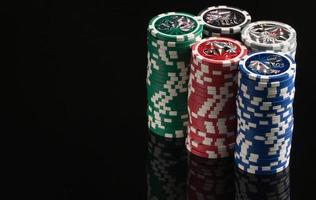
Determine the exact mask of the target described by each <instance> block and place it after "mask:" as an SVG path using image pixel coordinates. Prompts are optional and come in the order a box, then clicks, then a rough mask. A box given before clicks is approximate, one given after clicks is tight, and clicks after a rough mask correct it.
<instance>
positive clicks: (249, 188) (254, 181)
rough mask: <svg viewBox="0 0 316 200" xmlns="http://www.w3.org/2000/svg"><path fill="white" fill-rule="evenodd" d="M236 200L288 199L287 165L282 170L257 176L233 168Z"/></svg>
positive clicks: (288, 178)
mask: <svg viewBox="0 0 316 200" xmlns="http://www.w3.org/2000/svg"><path fill="white" fill-rule="evenodd" d="M235 188H236V195H235V197H236V198H235V199H236V200H243V199H249V200H269V199H271V200H272V199H282V200H289V199H290V176H289V167H288V168H286V169H285V170H283V171H282V172H279V173H276V174H273V175H267V176H258V175H255V174H249V173H246V172H244V171H241V170H240V169H238V168H235Z"/></svg>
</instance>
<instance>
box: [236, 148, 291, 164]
mask: <svg viewBox="0 0 316 200" xmlns="http://www.w3.org/2000/svg"><path fill="white" fill-rule="evenodd" d="M236 151H237V149H236ZM239 151H240V152H238V155H240V156H243V157H244V158H246V159H248V160H249V161H251V162H258V161H262V162H265V161H269V160H270V161H272V160H273V159H280V158H285V157H287V156H289V155H290V154H291V146H288V147H287V148H286V150H283V151H275V152H269V153H267V154H263V153H260V154H258V153H253V152H250V151H243V150H239Z"/></svg>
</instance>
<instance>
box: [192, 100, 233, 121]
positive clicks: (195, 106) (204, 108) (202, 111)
mask: <svg viewBox="0 0 316 200" xmlns="http://www.w3.org/2000/svg"><path fill="white" fill-rule="evenodd" d="M222 103H223V102H215V103H214V104H213V105H208V104H207V103H204V104H202V103H196V102H194V101H192V99H189V101H188V111H189V114H191V115H192V117H194V118H197V117H199V118H203V119H205V120H208V119H211V120H212V119H217V118H227V117H230V116H232V115H234V113H235V110H236V105H234V102H233V101H228V102H226V103H225V104H222Z"/></svg>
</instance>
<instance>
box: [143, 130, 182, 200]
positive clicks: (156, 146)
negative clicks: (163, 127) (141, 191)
mask: <svg viewBox="0 0 316 200" xmlns="http://www.w3.org/2000/svg"><path fill="white" fill-rule="evenodd" d="M184 142H185V139H184V138H165V137H161V136H159V135H156V134H153V133H150V134H149V140H148V152H147V199H179V200H185V187H186V173H187V153H186V150H185V146H184Z"/></svg>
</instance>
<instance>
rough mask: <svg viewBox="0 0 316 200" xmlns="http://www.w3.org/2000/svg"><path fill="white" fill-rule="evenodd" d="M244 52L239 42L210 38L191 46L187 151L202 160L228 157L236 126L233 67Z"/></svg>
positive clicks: (231, 148) (235, 88) (235, 74)
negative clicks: (203, 158) (202, 158)
mask: <svg viewBox="0 0 316 200" xmlns="http://www.w3.org/2000/svg"><path fill="white" fill-rule="evenodd" d="M246 54H247V49H246V47H244V46H243V45H241V43H240V42H238V41H236V40H233V39H229V38H223V37H211V38H207V39H204V40H201V41H200V42H197V43H195V44H194V45H193V46H192V58H191V67H190V80H189V86H188V87H189V89H188V93H189V94H188V112H189V113H188V114H189V126H188V137H187V141H186V145H187V149H188V150H189V151H190V152H191V153H193V154H195V155H198V156H201V157H205V158H221V157H227V156H229V155H231V154H232V152H233V148H234V143H235V132H236V126H237V118H236V102H235V96H236V92H237V66H238V62H239V61H240V59H241V58H243V57H244V56H246Z"/></svg>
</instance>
